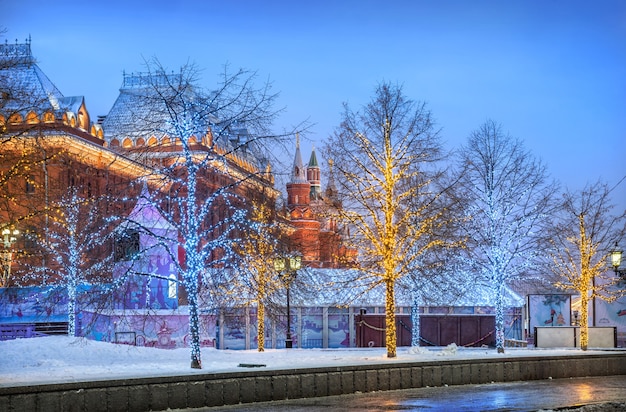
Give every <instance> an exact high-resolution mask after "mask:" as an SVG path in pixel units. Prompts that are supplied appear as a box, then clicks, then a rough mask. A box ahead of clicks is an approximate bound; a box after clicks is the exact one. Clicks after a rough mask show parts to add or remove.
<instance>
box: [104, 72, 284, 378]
mask: <svg viewBox="0 0 626 412" xmlns="http://www.w3.org/2000/svg"><path fill="white" fill-rule="evenodd" d="M146 67H147V72H146V73H144V74H141V75H139V76H134V77H129V78H125V85H124V87H123V91H125V93H123V95H121V96H120V99H128V102H129V104H127V105H126V106H125V107H126V109H128V108H130V110H131V116H126V114H125V113H110V114H109V116H108V117H107V120H106V121H105V130H106V126H107V123H109V125H110V130H113V132H114V133H115V131H116V130H117V131H118V133H119V134H120V135H122V137H123V136H124V134H126V135H127V136H130V138H134V139H145V140H142V141H148V144H147V146H144V147H143V148H138V149H135V150H131V151H130V153H131V154H132V155H134V156H136V157H137V158H139V159H141V160H142V161H143V162H147V163H151V164H153V165H154V166H155V167H156V168H157V170H158V171H159V173H160V174H161V175H162V176H164V178H162V179H160V180H159V181H160V182H161V187H160V188H159V190H157V191H154V192H153V193H152V194H151V195H150V196H149V197H150V199H149V201H150V202H151V203H152V204H153V205H155V207H157V208H158V210H159V212H160V213H161V214H162V215H163V216H164V217H165V218H166V220H167V221H168V222H169V223H170V224H171V225H172V226H173V227H175V228H176V230H177V231H178V235H179V245H178V246H179V248H180V249H181V250H183V251H184V261H179V259H178V256H172V261H173V262H175V263H176V264H178V267H177V270H178V274H179V277H180V280H181V283H182V285H183V286H184V290H185V291H186V294H187V303H188V307H189V329H190V337H191V339H190V345H191V367H192V368H201V354H200V336H199V320H198V316H199V307H200V304H201V303H200V298H201V297H202V298H203V299H204V302H206V301H207V300H208V301H213V303H215V304H216V305H219V301H222V300H225V299H227V297H228V296H230V295H231V294H230V290H231V289H232V287H233V285H236V284H237V281H236V279H234V278H233V276H234V275H235V273H236V272H237V271H236V270H234V269H235V268H232V265H233V264H234V262H236V259H235V256H234V255H235V251H234V245H235V244H236V242H237V240H238V239H239V238H240V237H241V235H242V234H243V233H245V232H246V230H247V226H248V225H249V222H248V220H249V215H248V213H247V212H246V209H248V206H246V205H247V204H248V201H249V200H254V199H249V197H252V198H254V197H255V196H258V197H259V198H258V199H257V200H259V201H265V202H268V204H269V207H273V205H272V203H273V202H274V201H275V199H276V197H277V196H278V193H277V192H276V191H275V190H274V189H273V188H271V186H272V184H273V178H272V176H271V174H270V170H271V169H270V165H269V161H268V159H269V154H268V152H267V147H266V144H267V143H268V142H269V141H274V140H279V139H281V138H283V137H286V136H288V135H290V134H291V133H292V131H289V132H287V133H284V134H279V135H276V134H272V132H271V131H270V127H271V123H272V121H273V120H274V119H275V117H276V116H277V115H278V114H279V112H280V111H279V110H275V109H274V104H275V101H276V98H277V95H276V94H275V93H272V92H271V85H270V84H269V83H264V84H262V85H261V86H260V87H257V86H256V85H255V79H256V74H255V73H254V72H249V71H246V70H239V71H235V72H234V73H231V72H230V71H229V68H228V67H226V68H225V71H224V73H223V75H222V76H221V81H220V82H219V85H218V88H217V89H216V90H212V91H209V92H205V91H204V90H203V89H202V88H200V87H199V86H198V84H197V75H198V70H197V69H196V68H195V67H194V66H193V65H186V66H184V67H183V68H181V70H180V72H179V73H175V74H169V73H168V72H167V71H166V70H165V68H164V67H163V66H161V64H160V63H159V62H158V61H157V60H152V61H149V62H147V63H146ZM127 82H128V84H127ZM125 116H126V117H125ZM116 137H117V136H116ZM151 137H153V138H154V140H157V141H158V142H157V143H154V144H150V140H149V138H151ZM135 142H137V140H135ZM152 180H153V182H152V183H153V184H152V186H153V187H154V183H155V182H154V179H152ZM157 180H158V179H157ZM157 185H158V182H157ZM267 187H270V188H271V190H270V192H271V193H270V195H267V196H266V195H263V196H261V194H260V193H262V192H263V190H262V189H264V188H267ZM261 198H262V199H261ZM174 252H175V251H174ZM231 269H232V270H231ZM207 295H208V296H207Z"/></svg>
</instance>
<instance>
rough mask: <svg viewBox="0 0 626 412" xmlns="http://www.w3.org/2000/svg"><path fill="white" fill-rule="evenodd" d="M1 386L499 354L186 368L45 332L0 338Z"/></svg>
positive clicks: (426, 352)
mask: <svg viewBox="0 0 626 412" xmlns="http://www.w3.org/2000/svg"><path fill="white" fill-rule="evenodd" d="M585 353H586V354H591V353H596V352H595V351H593V350H590V351H587V352H582V351H580V350H578V349H535V348H507V352H506V354H505V355H506V356H514V357H520V356H553V355H563V354H568V355H583V354H585ZM0 356H1V357H2V359H1V361H0V386H4V387H6V386H20V385H33V384H41V383H56V382H76V381H86V380H106V379H118V378H132V377H150V376H167V375H185V374H199V373H211V372H233V371H242V370H250V369H249V368H247V367H242V366H239V365H240V364H254V365H265V366H263V367H261V368H263V369H294V368H308V367H320V366H343V365H360V364H371V363H388V362H406V361H433V360H442V359H476V358H495V357H499V356H503V355H501V354H497V353H496V351H495V350H494V349H487V348H485V349H479V348H457V347H456V346H455V345H450V346H448V347H446V348H429V349H427V348H415V349H412V348H404V347H401V348H398V356H397V357H396V358H393V359H389V358H387V355H386V350H385V349H384V348H353V349H267V350H265V352H258V351H256V350H217V349H214V348H203V349H202V369H201V370H197V369H191V368H190V367H189V365H190V351H189V349H188V348H181V349H156V348H147V347H135V346H127V345H118V344H112V343H106V342H97V341H92V340H86V339H82V338H78V339H76V338H69V337H66V336H50V337H39V338H30V339H16V340H10V341H2V342H0Z"/></svg>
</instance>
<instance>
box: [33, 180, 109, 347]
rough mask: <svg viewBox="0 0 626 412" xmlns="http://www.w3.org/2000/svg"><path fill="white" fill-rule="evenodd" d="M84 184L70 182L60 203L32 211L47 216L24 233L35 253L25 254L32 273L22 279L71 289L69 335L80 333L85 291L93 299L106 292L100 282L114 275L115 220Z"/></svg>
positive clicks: (61, 288)
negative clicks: (78, 324) (78, 319)
mask: <svg viewBox="0 0 626 412" xmlns="http://www.w3.org/2000/svg"><path fill="white" fill-rule="evenodd" d="M83 189H84V188H81V187H77V186H72V187H70V188H69V189H68V191H67V193H66V194H65V195H63V196H62V197H61V198H60V199H59V201H58V202H55V203H53V204H50V205H49V206H48V207H47V208H43V209H41V210H40V214H38V215H36V216H32V218H33V219H37V220H39V221H40V222H44V221H45V225H40V227H42V228H43V230H42V231H29V232H27V233H24V234H23V236H24V237H25V238H27V241H28V242H29V243H31V244H33V245H35V246H34V248H33V250H32V251H31V253H32V255H31V256H27V257H24V260H25V264H24V266H25V269H27V270H26V271H25V272H24V273H28V275H27V276H22V277H21V281H22V282H25V283H26V284H28V283H29V282H31V281H38V282H39V283H41V284H43V285H45V286H48V287H52V288H54V289H59V290H63V291H65V292H66V293H67V298H68V299H67V313H68V335H69V336H76V332H77V331H76V316H77V313H78V312H79V311H80V308H79V302H80V301H81V299H80V298H81V296H82V297H85V296H89V300H90V301H92V302H96V301H97V300H98V299H100V298H102V297H105V294H104V289H103V288H102V287H101V286H102V285H103V284H105V283H108V281H109V280H110V279H108V278H107V277H106V274H107V273H109V272H110V270H111V268H112V264H113V256H112V254H111V253H110V244H111V240H112V235H113V233H114V226H115V220H114V219H104V218H102V216H103V215H104V214H105V213H103V209H104V208H105V207H106V203H107V202H105V201H104V200H103V199H102V198H98V197H87V196H85V193H84V190H83ZM33 251H34V252H33ZM111 287H112V286H111V285H109V286H108V288H105V289H108V290H109V291H110V290H111ZM96 289H97V293H96ZM88 292H89V293H88ZM83 300H84V299H83Z"/></svg>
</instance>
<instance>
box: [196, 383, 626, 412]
mask: <svg viewBox="0 0 626 412" xmlns="http://www.w3.org/2000/svg"><path fill="white" fill-rule="evenodd" d="M611 402H612V403H611ZM594 404H598V406H597V407H595V408H586V409H584V411H586V412H587V411H625V410H626V375H619V376H604V377H592V378H570V379H552V380H541V381H529V382H511V383H492V384H482V385H461V386H449V387H437V388H419V389H405V390H397V391H388V392H373V393H363V394H354V395H341V396H331V397H326V398H312V399H298V400H291V401H279V402H263V403H255V404H251V405H234V406H228V407H220V408H201V409H193V411H195V412H201V411H204V412H209V411H211V412H214V411H238V412H252V411H255V412H256V411H261V412H263V411H277V412H280V411H285V412H286V411H290V412H315V411H324V412H339V411H367V412H378V411H428V412H444V411H445V412H448V411H456V412H474V411H538V410H544V411H547V410H553V409H559V410H563V408H574V407H576V408H577V407H580V406H582V405H594Z"/></svg>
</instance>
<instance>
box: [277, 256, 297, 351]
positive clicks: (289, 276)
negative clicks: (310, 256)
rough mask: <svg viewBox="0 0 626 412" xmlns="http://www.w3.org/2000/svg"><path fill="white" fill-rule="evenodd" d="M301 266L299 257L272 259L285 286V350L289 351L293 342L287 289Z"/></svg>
mask: <svg viewBox="0 0 626 412" xmlns="http://www.w3.org/2000/svg"><path fill="white" fill-rule="evenodd" d="M301 265H302V257H301V256H297V255H296V256H289V257H277V258H275V259H274V269H275V270H276V272H278V275H279V276H280V280H281V281H282V282H283V283H284V284H285V289H287V337H286V339H285V348H287V349H291V348H292V347H293V342H292V340H291V308H290V302H289V301H290V299H289V288H290V287H291V282H293V280H294V279H295V278H296V274H297V272H298V270H300V266H301Z"/></svg>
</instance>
